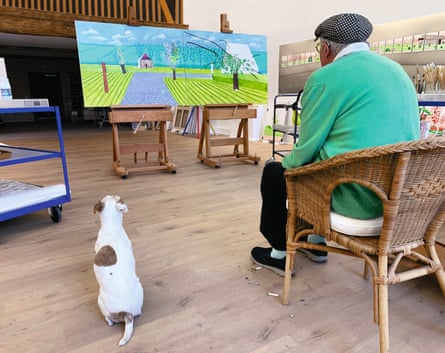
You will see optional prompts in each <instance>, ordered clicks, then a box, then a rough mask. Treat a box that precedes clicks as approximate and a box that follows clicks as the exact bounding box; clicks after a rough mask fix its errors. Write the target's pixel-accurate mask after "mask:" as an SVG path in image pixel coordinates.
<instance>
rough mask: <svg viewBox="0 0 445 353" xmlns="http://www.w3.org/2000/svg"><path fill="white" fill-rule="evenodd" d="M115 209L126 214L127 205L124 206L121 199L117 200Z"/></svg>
mask: <svg viewBox="0 0 445 353" xmlns="http://www.w3.org/2000/svg"><path fill="white" fill-rule="evenodd" d="M116 208H117V210H118V211H121V212H123V213H126V212H128V207H127V205H126V204H125V202H124V201H123V200H122V199H119V200H118V201H117V202H116Z"/></svg>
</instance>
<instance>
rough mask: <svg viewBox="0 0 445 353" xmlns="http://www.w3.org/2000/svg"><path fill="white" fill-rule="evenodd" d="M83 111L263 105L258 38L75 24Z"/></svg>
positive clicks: (263, 68) (263, 61) (261, 39)
mask: <svg viewBox="0 0 445 353" xmlns="http://www.w3.org/2000/svg"><path fill="white" fill-rule="evenodd" d="M75 27H76V36H77V48H78V55H79V64H80V72H81V78H82V90H83V97H84V105H85V107H109V106H111V105H126V104H169V105H180V106H201V105H206V104H236V103H255V104H265V103H267V44H266V37H265V36H263V35H250V34H236V33H220V32H207V31H191V30H184V29H171V28H161V27H146V26H127V25H121V24H109V23H100V22H87V21H76V22H75Z"/></svg>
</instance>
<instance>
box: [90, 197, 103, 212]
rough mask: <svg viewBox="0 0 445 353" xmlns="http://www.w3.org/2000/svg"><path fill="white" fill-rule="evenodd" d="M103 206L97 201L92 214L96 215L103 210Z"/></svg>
mask: <svg viewBox="0 0 445 353" xmlns="http://www.w3.org/2000/svg"><path fill="white" fill-rule="evenodd" d="M104 206H105V205H104V204H103V202H102V201H100V200H99V201H97V203H96V204H95V205H94V210H93V212H94V213H96V212H102V210H103V209H104Z"/></svg>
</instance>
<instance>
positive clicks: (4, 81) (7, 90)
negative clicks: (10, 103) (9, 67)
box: [0, 58, 12, 100]
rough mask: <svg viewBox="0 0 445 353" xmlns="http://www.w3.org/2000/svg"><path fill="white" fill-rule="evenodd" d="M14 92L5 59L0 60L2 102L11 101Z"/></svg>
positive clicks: (0, 94)
mask: <svg viewBox="0 0 445 353" xmlns="http://www.w3.org/2000/svg"><path fill="white" fill-rule="evenodd" d="M11 99H12V91H11V85H10V84H9V80H8V75H7V74H6V65H5V59H4V58H0V100H11Z"/></svg>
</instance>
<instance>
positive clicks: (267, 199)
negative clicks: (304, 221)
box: [260, 162, 287, 250]
mask: <svg viewBox="0 0 445 353" xmlns="http://www.w3.org/2000/svg"><path fill="white" fill-rule="evenodd" d="M284 171H285V169H284V168H283V166H282V165H281V163H280V162H270V163H268V164H266V165H265V167H264V169H263V174H262V176H261V197H262V205H261V219H260V232H261V233H262V234H263V235H264V237H265V238H266V240H267V241H268V242H269V244H270V245H271V246H272V247H273V248H274V249H276V250H286V223H287V193H286V180H285V178H284Z"/></svg>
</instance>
